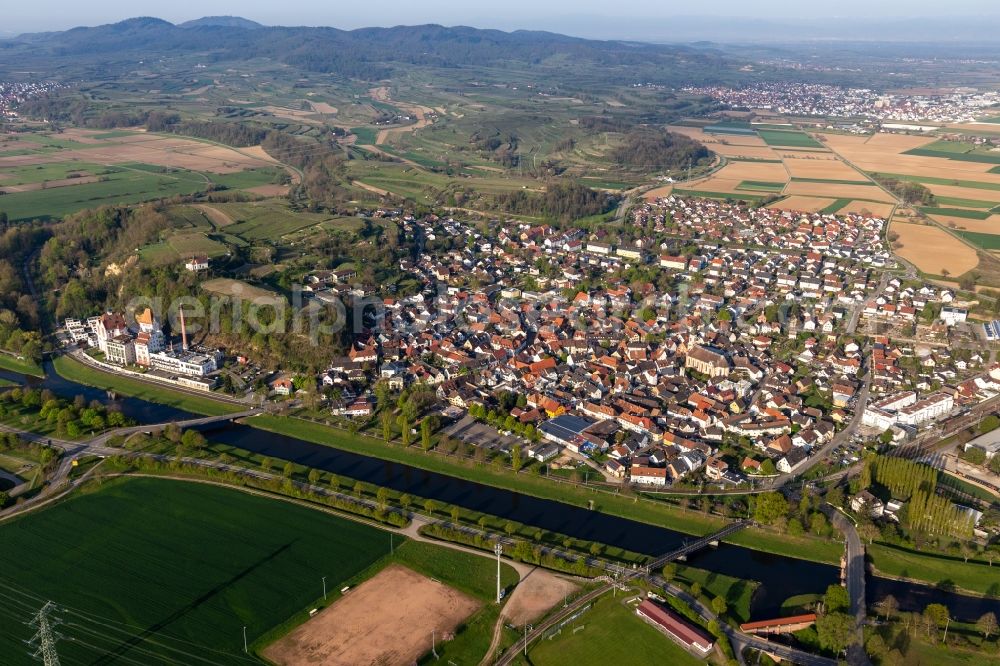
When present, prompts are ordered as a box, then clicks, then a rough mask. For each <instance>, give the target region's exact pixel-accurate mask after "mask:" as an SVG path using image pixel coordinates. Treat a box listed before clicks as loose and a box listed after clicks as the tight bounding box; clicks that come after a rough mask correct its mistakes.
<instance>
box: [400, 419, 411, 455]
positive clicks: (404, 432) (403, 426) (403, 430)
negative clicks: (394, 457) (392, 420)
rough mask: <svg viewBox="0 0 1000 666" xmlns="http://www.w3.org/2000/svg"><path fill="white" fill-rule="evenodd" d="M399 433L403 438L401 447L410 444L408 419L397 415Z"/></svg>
mask: <svg viewBox="0 0 1000 666" xmlns="http://www.w3.org/2000/svg"><path fill="white" fill-rule="evenodd" d="M399 435H400V438H401V439H402V440H403V448H406V447H407V446H409V445H410V421H409V420H408V419H407V418H406V417H405V416H400V417H399Z"/></svg>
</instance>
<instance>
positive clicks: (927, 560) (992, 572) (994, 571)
mask: <svg viewBox="0 0 1000 666" xmlns="http://www.w3.org/2000/svg"><path fill="white" fill-rule="evenodd" d="M867 551H868V555H869V556H870V557H871V559H872V563H873V565H874V567H875V569H876V570H877V571H878V572H879V573H881V574H886V575H889V576H893V577H897V578H911V579H914V580H920V581H925V582H927V583H931V584H932V585H941V584H942V583H943V584H945V586H947V585H949V584H950V585H953V586H955V587H958V588H961V589H962V590H966V591H968V592H973V593H976V594H985V595H989V596H995V597H1000V564H998V565H997V566H996V567H991V566H990V565H989V563H988V562H977V561H975V560H969V562H963V561H962V558H960V557H944V556H935V555H924V554H923V553H917V552H914V551H911V550H905V549H902V548H895V547H893V546H888V545H885V544H881V543H874V544H872V545H870V546H868V548H867Z"/></svg>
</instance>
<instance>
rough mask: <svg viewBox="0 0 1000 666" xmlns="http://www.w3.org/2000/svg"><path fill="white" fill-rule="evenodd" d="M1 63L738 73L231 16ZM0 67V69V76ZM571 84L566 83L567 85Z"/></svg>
mask: <svg viewBox="0 0 1000 666" xmlns="http://www.w3.org/2000/svg"><path fill="white" fill-rule="evenodd" d="M0 53H2V54H3V55H4V57H3V58H0V62H6V63H13V62H16V63H17V64H18V67H19V68H20V69H21V70H24V69H25V68H26V67H39V68H42V67H44V68H45V69H48V70H50V71H52V70H60V71H61V72H62V73H63V74H62V75H63V76H69V75H70V73H71V72H73V71H74V70H77V71H78V70H81V69H82V70H86V71H89V72H90V73H92V74H99V75H114V74H116V73H119V72H121V71H127V70H126V68H129V67H134V62H128V61H130V60H134V59H138V60H151V59H152V57H153V56H178V57H182V56H191V57H198V58H204V59H210V60H211V61H213V62H216V63H225V62H245V61H249V60H253V59H258V58H260V59H263V58H267V59H271V60H274V61H278V62H282V63H284V64H286V65H290V66H292V67H295V68H297V69H299V70H301V71H303V72H316V73H333V74H338V75H342V76H345V77H349V78H355V79H363V80H369V81H374V80H380V79H383V78H387V77H389V76H391V75H392V74H393V73H394V71H395V70H397V69H403V68H409V67H412V66H420V67H436V68H449V69H461V68H468V69H472V68H475V67H491V66H497V67H507V66H510V65H512V64H513V65H521V66H530V67H531V68H533V69H536V70H537V71H538V72H539V73H540V74H544V73H545V72H546V71H548V72H551V73H559V72H562V73H564V74H565V73H566V67H567V65H568V64H572V74H574V75H580V74H583V75H585V76H586V77H587V79H588V81H589V82H590V83H596V82H599V81H615V82H618V83H620V82H621V77H622V76H627V77H628V80H629V81H633V80H634V81H635V82H637V83H639V82H643V83H648V82H653V83H661V84H665V85H673V84H677V83H680V82H682V81H686V80H691V79H695V78H696V79H697V80H698V81H701V82H712V81H721V80H732V79H733V78H734V77H738V76H739V67H740V66H741V65H742V64H743V63H741V62H737V61H736V60H734V59H730V58H727V57H725V56H722V55H719V54H718V53H716V52H712V51H703V50H699V49H695V48H691V47H687V46H677V45H656V44H641V43H631V42H622V41H599V40H588V39H581V38H577V37H568V36H565V35H559V34H555V33H550V32H538V31H527V30H519V31H515V32H503V31H500V30H481V29H477V28H471V27H465V26H456V27H446V26H441V25H418V26H397V27H392V28H361V29H357V30H339V29H337V28H324V27H280V26H273V27H265V26H261V25H260V24H257V23H254V22H253V21H248V20H246V19H241V18H238V17H207V18H203V19H197V20H195V21H189V22H187V23H184V24H181V25H174V24H172V23H169V22H167V21H163V20H161V19H157V18H150V17H141V18H132V19H128V20H125V21H121V22H119V23H114V24H109V25H101V26H94V27H79V28H73V29H71V30H66V31H63V32H49V33H37V34H26V35H20V36H18V37H15V38H13V39H9V40H3V41H0ZM2 69H3V65H2V64H0V70H2ZM575 78H576V76H569V77H566V79H567V83H571V82H572V80H573V79H575Z"/></svg>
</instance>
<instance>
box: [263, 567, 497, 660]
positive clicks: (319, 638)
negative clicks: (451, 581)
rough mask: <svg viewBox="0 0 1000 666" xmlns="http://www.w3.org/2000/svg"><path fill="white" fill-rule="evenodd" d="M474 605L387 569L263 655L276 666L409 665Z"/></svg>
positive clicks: (402, 572) (431, 583)
mask: <svg viewBox="0 0 1000 666" xmlns="http://www.w3.org/2000/svg"><path fill="white" fill-rule="evenodd" d="M478 607H479V602H478V601H476V600H475V599H472V598H471V597H468V596H466V595H464V594H462V593H461V592H458V591H457V590H453V589H452V588H450V587H448V586H447V585H444V584H443V583H441V582H439V581H436V580H432V579H431V578H428V577H426V576H422V575H420V574H418V573H417V572H415V571H413V570H412V569H408V568H406V567H403V566H399V565H391V566H389V567H387V568H385V569H383V570H382V571H380V572H379V573H377V574H376V575H375V576H373V577H372V578H370V579H369V580H366V581H365V582H364V583H362V584H361V585H359V586H358V587H356V588H354V589H352V590H351V591H350V592H348V593H347V594H346V595H345V596H344V597H342V598H341V599H339V600H337V601H336V602H335V603H334V604H332V605H331V606H329V607H328V608H326V609H325V610H324V611H323V612H321V613H320V614H319V615H317V616H316V617H314V618H312V619H310V620H309V621H308V622H306V623H305V624H303V625H301V626H299V627H298V628H297V629H295V630H294V631H292V633H290V634H288V635H287V636H285V637H284V638H282V639H281V640H279V641H277V642H275V643H273V644H272V645H270V646H268V648H267V649H266V650H265V651H264V654H265V656H267V658H268V659H270V660H271V661H273V662H275V663H276V664H280V665H281V666H307V665H308V664H329V665H330V666H354V665H355V664H410V663H413V662H415V661H416V660H417V659H419V658H420V657H421V656H422V655H423V654H424V653H425V652H428V651H430V650H431V649H432V647H433V646H432V641H431V634H432V633H434V634H436V636H437V639H438V640H443V639H444V638H446V637H447V636H449V635H450V634H453V633H454V631H455V629H456V627H457V626H458V625H459V623H461V622H463V621H465V620H466V618H468V617H469V616H470V615H472V613H474V612H475V611H476V609H477V608H478Z"/></svg>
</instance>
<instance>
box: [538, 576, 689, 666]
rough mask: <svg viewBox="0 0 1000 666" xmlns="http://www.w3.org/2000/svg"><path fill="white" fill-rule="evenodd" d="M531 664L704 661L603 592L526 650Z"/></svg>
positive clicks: (681, 664)
mask: <svg viewBox="0 0 1000 666" xmlns="http://www.w3.org/2000/svg"><path fill="white" fill-rule="evenodd" d="M528 657H529V659H530V660H531V661H530V662H529V663H531V664H534V666H604V665H605V664H671V666H688V665H691V666H693V665H694V664H701V663H703V662H702V661H701V660H700V659H697V658H695V657H694V656H692V655H690V654H688V653H687V652H686V651H685V650H684V649H683V648H681V647H680V646H679V645H677V644H676V643H674V642H673V641H672V640H670V639H669V638H667V637H666V636H665V635H664V634H662V633H660V631H658V630H657V629H655V628H653V627H652V626H650V625H649V624H647V623H646V622H644V621H643V620H642V618H640V617H639V616H638V615H636V614H635V610H634V608H633V606H632V605H626V604H624V603H623V599H622V598H621V597H618V598H615V597H613V596H611V595H608V594H605V595H604V596H602V597H600V599H598V601H597V602H596V603H595V604H594V606H593V607H592V608H591V609H590V610H588V611H586V612H584V613H583V614H581V615H580V616H579V617H578V618H577V619H575V620H573V621H572V622H570V623H569V624H567V625H566V626H564V627H563V628H562V630H561V631H560V632H559V633H558V634H556V635H554V636H552V637H551V638H546V639H542V640H540V641H538V642H537V643H536V644H535V646H534V647H532V648H531V649H530V650H529V651H528Z"/></svg>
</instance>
